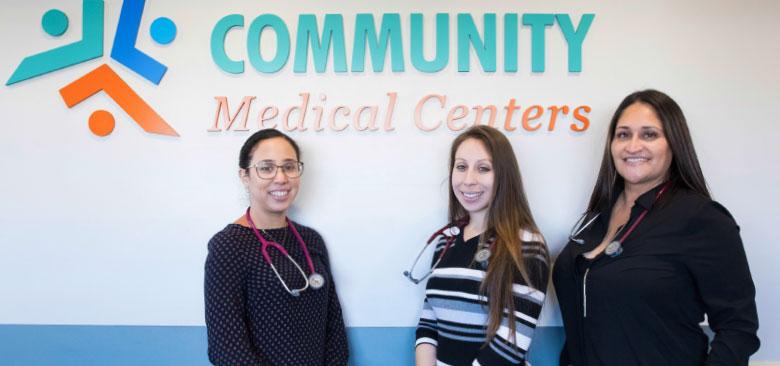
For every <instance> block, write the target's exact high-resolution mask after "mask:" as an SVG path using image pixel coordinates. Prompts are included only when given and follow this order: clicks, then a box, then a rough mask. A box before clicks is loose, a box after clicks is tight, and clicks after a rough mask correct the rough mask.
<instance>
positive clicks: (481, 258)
mask: <svg viewBox="0 0 780 366" xmlns="http://www.w3.org/2000/svg"><path fill="white" fill-rule="evenodd" d="M488 259H490V249H488V248H482V249H480V250H478V251H477V254H475V255H474V260H475V261H477V262H479V263H480V264H482V263H484V264H487V261H488Z"/></svg>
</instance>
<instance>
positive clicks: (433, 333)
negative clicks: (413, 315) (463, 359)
mask: <svg viewBox="0 0 780 366" xmlns="http://www.w3.org/2000/svg"><path fill="white" fill-rule="evenodd" d="M445 243H446V240H439V242H438V243H436V250H434V252H433V258H431V267H430V268H433V265H434V263H436V261H437V259H438V258H439V254H441V251H442V250H444V245H445ZM415 336H416V341H415V342H414V346H415V347H417V346H419V345H420V344H423V343H427V344H430V345H433V346H434V347H436V346H438V345H439V322H438V319H437V317H436V311H435V310H434V309H433V307H432V306H431V303H430V302H428V298H427V297H426V298H425V300H423V307H422V312H421V313H420V321H419V322H417V331H416V332H415Z"/></svg>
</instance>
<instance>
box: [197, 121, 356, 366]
mask: <svg viewBox="0 0 780 366" xmlns="http://www.w3.org/2000/svg"><path fill="white" fill-rule="evenodd" d="M238 165H239V170H238V173H239V178H240V179H241V183H242V184H243V185H244V187H245V188H246V190H247V191H248V193H249V201H250V206H249V208H247V210H246V212H245V213H244V214H243V215H241V216H240V217H239V218H238V219H237V220H236V221H235V222H233V223H231V224H229V225H227V226H226V227H225V228H224V229H223V230H222V231H220V232H218V233H217V234H215V235H214V237H212V238H211V241H209V245H208V248H209V253H208V257H207V259H206V266H205V267H206V268H205V300H206V327H207V329H208V356H209V360H210V361H211V362H212V363H213V364H215V365H302V366H305V365H312V366H314V365H317V366H323V365H327V366H330V365H346V364H347V358H348V350H347V339H346V331H345V329H344V321H343V319H342V315H341V306H340V304H339V299H338V296H337V294H336V287H335V284H334V282H333V277H332V275H331V271H330V268H329V261H328V252H327V250H326V248H325V243H324V242H323V240H322V237H321V236H320V235H319V234H318V233H317V232H316V231H314V230H313V229H311V228H309V227H306V226H303V225H301V224H298V223H296V222H293V221H292V220H290V219H289V218H288V217H287V212H288V210H289V208H290V206H291V205H292V203H293V201H294V200H295V196H296V195H297V194H298V189H299V186H300V181H301V174H302V173H303V163H302V162H301V161H300V150H299V149H298V145H297V144H296V143H295V141H293V140H292V139H291V138H290V137H288V136H286V135H284V134H283V133H281V132H279V131H277V130H274V129H266V130H261V131H258V132H256V133H255V134H253V135H252V136H250V137H249V138H248V139H247V141H246V142H245V143H244V146H243V147H242V148H241V152H240V154H239V161H238Z"/></svg>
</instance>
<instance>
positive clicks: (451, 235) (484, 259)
mask: <svg viewBox="0 0 780 366" xmlns="http://www.w3.org/2000/svg"><path fill="white" fill-rule="evenodd" d="M466 224H468V219H464V220H459V221H457V222H455V223H449V224H447V225H444V226H443V227H442V228H441V229H439V230H436V232H434V233H433V234H431V237H430V238H428V241H427V242H426V243H425V245H424V246H423V248H422V249H421V250H420V252H419V253H418V254H417V257H416V258H415V259H414V262H413V263H412V267H411V268H409V270H408V271H404V277H406V278H408V279H409V281H412V282H413V283H414V284H419V283H420V282H422V281H423V280H425V279H426V278H428V276H430V275H431V274H433V270H435V269H436V267H438V266H439V263H440V262H441V260H442V258H444V255H445V254H446V253H447V250H449V249H450V247H451V246H452V243H454V242H455V240H456V239H457V238H458V235H460V233H461V231H462V230H463V229H462V228H463V227H464V226H466ZM440 237H441V238H444V240H445V242H444V248H443V249H442V251H441V253H439V257H438V258H437V259H436V262H434V263H433V265H432V266H431V268H430V269H429V270H428V272H426V273H425V274H424V275H423V276H422V277H418V278H415V277H414V269H415V267H417V263H418V262H419V261H420V258H422V255H423V253H425V249H427V248H428V246H429V245H431V243H433V242H434V241H435V240H436V239H437V238H440ZM493 242H494V240H489V241H488V242H487V243H483V242H480V243H479V249H478V250H477V253H476V254H474V261H475V262H477V263H479V264H480V266H481V267H482V268H483V269H485V268H487V265H488V260H489V259H490V253H491V249H492V247H493Z"/></svg>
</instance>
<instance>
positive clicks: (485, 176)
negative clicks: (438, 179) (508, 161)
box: [450, 138, 495, 216]
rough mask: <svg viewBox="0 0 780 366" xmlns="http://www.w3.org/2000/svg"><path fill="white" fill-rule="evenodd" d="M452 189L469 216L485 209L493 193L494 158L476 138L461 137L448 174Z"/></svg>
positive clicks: (480, 212)
mask: <svg viewBox="0 0 780 366" xmlns="http://www.w3.org/2000/svg"><path fill="white" fill-rule="evenodd" d="M450 181H451V182H452V190H453V192H454V193H455V197H457V199H458V202H460V204H461V206H463V208H464V209H465V210H466V211H468V213H469V214H470V215H472V216H474V215H478V214H484V213H485V212H487V209H488V206H490V202H491V201H492V200H493V195H494V191H495V190H494V182H495V172H494V171H493V158H492V157H491V156H490V153H489V152H488V150H487V149H486V148H485V145H484V144H483V143H482V142H481V141H479V140H477V139H473V138H470V139H467V140H465V141H463V142H462V143H461V144H460V146H458V149H457V150H456V151H455V160H454V164H453V166H452V172H451V176H450Z"/></svg>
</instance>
